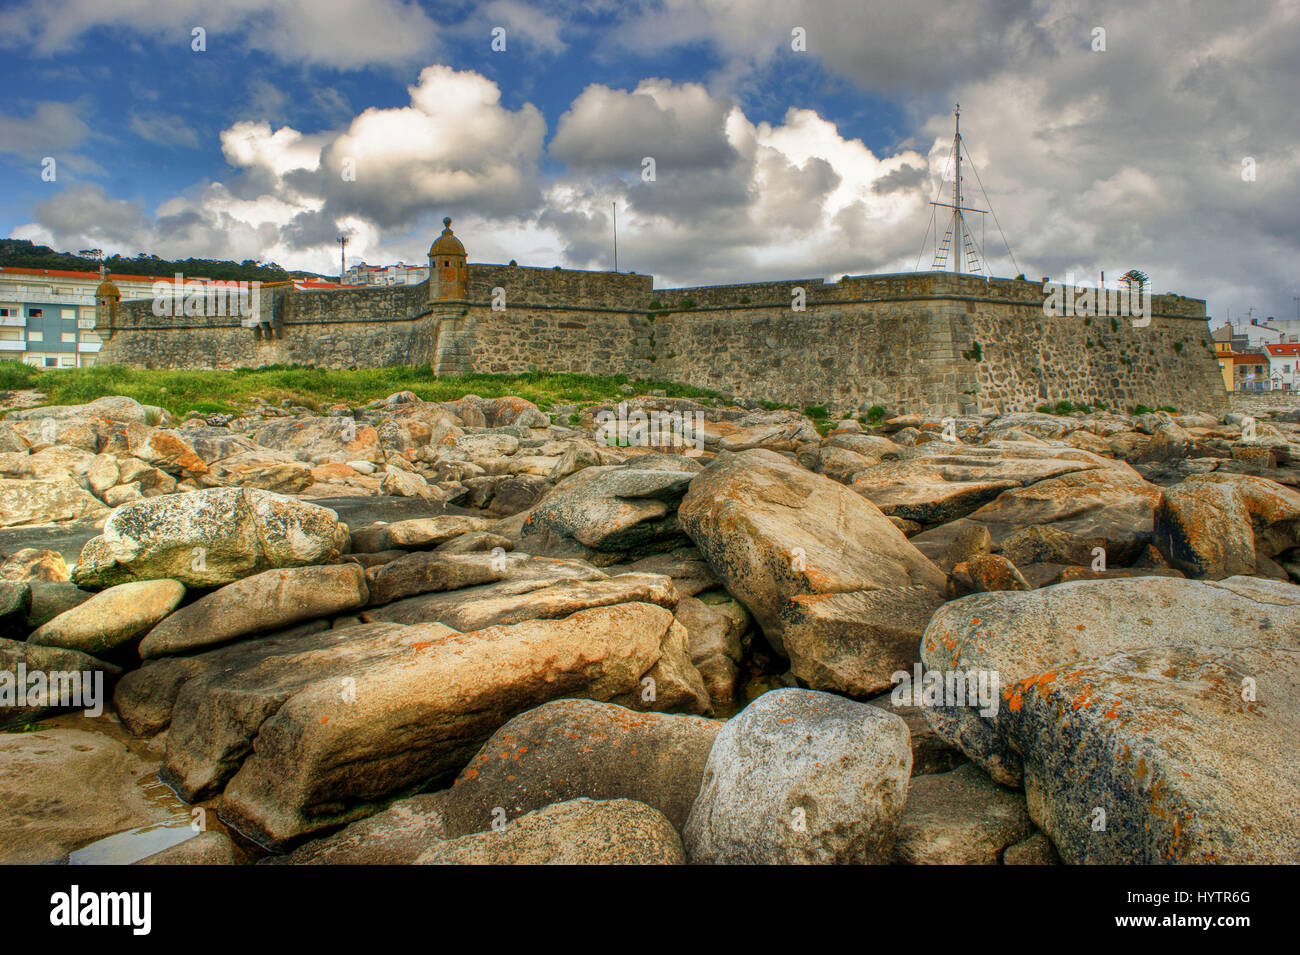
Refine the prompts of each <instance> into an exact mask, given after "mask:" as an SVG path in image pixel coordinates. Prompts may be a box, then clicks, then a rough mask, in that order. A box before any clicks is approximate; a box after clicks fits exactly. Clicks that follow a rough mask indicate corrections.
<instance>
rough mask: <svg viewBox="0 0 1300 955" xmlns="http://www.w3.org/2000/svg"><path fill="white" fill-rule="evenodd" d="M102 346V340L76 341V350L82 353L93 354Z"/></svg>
mask: <svg viewBox="0 0 1300 955" xmlns="http://www.w3.org/2000/svg"><path fill="white" fill-rule="evenodd" d="M103 347H104V343H103V342H77V351H79V352H81V353H82V354H83V355H87V354H89V355H93V354H95V353H96V352H98V351H99V350H100V349H101V348H103Z"/></svg>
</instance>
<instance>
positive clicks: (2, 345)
mask: <svg viewBox="0 0 1300 955" xmlns="http://www.w3.org/2000/svg"><path fill="white" fill-rule="evenodd" d="M0 351H27V343H26V342H24V341H7V340H5V339H0Z"/></svg>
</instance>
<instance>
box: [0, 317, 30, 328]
mask: <svg viewBox="0 0 1300 955" xmlns="http://www.w3.org/2000/svg"><path fill="white" fill-rule="evenodd" d="M26 327H27V319H25V318H23V317H22V316H21V315H0V328H26Z"/></svg>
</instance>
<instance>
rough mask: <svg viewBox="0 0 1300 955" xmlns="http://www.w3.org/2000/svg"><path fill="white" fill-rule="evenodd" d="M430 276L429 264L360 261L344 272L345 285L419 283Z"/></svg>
mask: <svg viewBox="0 0 1300 955" xmlns="http://www.w3.org/2000/svg"><path fill="white" fill-rule="evenodd" d="M428 277H429V267H428V266H427V265H407V264H406V263H405V262H398V263H397V264H396V265H366V263H364V262H358V263H357V264H356V265H354V266H352V267H351V268H350V269H348V270H347V271H346V272H344V273H343V284H344V285H418V284H419V283H421V282H423V281H424V280H425V279H427V278H428Z"/></svg>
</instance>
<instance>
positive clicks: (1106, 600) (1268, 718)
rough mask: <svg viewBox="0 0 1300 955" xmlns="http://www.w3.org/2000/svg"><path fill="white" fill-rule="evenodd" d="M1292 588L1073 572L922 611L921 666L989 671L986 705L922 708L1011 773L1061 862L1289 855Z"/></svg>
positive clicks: (1299, 851) (965, 745) (1294, 688)
mask: <svg viewBox="0 0 1300 955" xmlns="http://www.w3.org/2000/svg"><path fill="white" fill-rule="evenodd" d="M1298 649H1300V587H1296V586H1294V585H1291V584H1286V583H1281V582H1278V581H1271V580H1261V579H1258V578H1253V577H1233V578H1229V579H1227V580H1223V581H1216V582H1210V581H1194V580H1182V579H1176V578H1164V577H1159V578H1155V577H1151V578H1145V579H1141V578H1135V579H1113V580H1096V581H1080V582H1077V583H1069V584H1059V585H1057V586H1054V587H1048V588H1045V589H1041V590H1036V591H1031V592H1028V593H1012V592H1007V593H998V594H977V595H973V596H970V597H965V598H963V599H961V600H956V601H953V602H951V603H949V604H947V605H945V606H944V607H943V608H941V609H940V610H939V611H938V612H937V613H936V614H935V616H934V619H933V620H932V621H931V623H930V626H929V627H928V628H927V630H926V634H925V638H924V640H923V641H922V658H923V660H924V661H925V664H926V667H927V669H930V670H935V671H938V672H940V673H941V674H943V673H955V672H962V673H966V674H969V673H971V672H972V671H974V672H976V673H978V672H992V673H997V674H999V683H1000V686H1001V697H1000V701H999V703H1000V705H999V706H998V707H996V711H995V712H991V713H989V712H985V713H984V714H983V715H981V713H979V712H977V710H976V708H975V706H973V705H969V701H966V704H967V705H954V704H953V702H952V701H944V703H942V704H937V705H929V704H927V706H926V711H925V712H926V717H927V719H929V720H930V722H931V725H933V726H934V727H935V729H936V730H937V731H938V732H940V733H941V734H942V735H943V736H944V737H945V738H946V739H948V740H950V741H951V742H953V743H954V744H956V745H957V746H959V747H961V749H962V750H963V751H964V752H965V753H966V754H967V755H968V756H969V757H970V758H971V759H972V760H973V761H974V762H975V763H977V764H979V765H980V766H982V767H984V768H985V769H986V770H988V772H989V773H990V775H992V776H993V778H994V779H995V780H997V781H999V782H1002V783H1004V784H1007V785H1018V784H1021V783H1023V785H1024V787H1025V790H1026V793H1027V796H1028V805H1029V810H1030V814H1031V816H1032V817H1033V819H1034V822H1035V823H1036V824H1037V825H1038V826H1039V828H1041V829H1042V830H1043V831H1044V832H1046V833H1047V835H1048V836H1049V837H1050V838H1051V840H1052V842H1053V843H1055V845H1056V846H1057V848H1058V849H1059V850H1060V852H1061V856H1062V858H1064V859H1065V860H1066V861H1067V862H1083V861H1086V862H1158V861H1187V862H1213V861H1219V862H1230V861H1237V862H1261V861H1271V862H1279V861H1295V860H1296V859H1300V841H1297V839H1298V837H1297V836H1296V833H1297V831H1300V830H1298V829H1297V812H1298V810H1297V808H1296V801H1295V799H1294V794H1295V792H1296V791H1298V790H1300V776H1297V772H1298V770H1297V768H1296V761H1295V759H1294V754H1293V752H1292V750H1293V747H1292V745H1291V742H1290V741H1292V740H1294V739H1295V737H1296V735H1297V733H1300V706H1298V705H1297V703H1296V701H1297V699H1300V671H1298V670H1297V666H1298V665H1300V664H1297V662H1296V660H1297V659H1298V655H1297V652H1296V651H1297V650H1298Z"/></svg>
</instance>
